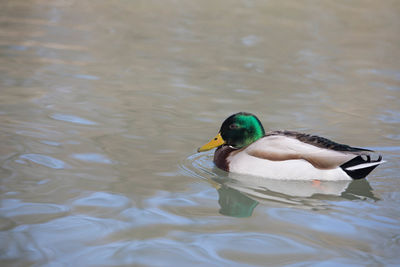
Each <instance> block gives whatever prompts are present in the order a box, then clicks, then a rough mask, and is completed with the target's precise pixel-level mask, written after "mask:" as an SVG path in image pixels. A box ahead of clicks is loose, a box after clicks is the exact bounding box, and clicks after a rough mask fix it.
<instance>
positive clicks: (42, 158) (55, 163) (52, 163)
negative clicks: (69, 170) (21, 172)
mask: <svg viewBox="0 0 400 267" xmlns="http://www.w3.org/2000/svg"><path fill="white" fill-rule="evenodd" d="M19 157H20V158H21V159H27V160H30V161H32V162H34V163H37V164H39V165H42V166H46V167H49V168H52V169H64V168H66V167H67V164H66V163H65V162H64V161H62V160H59V159H56V158H53V157H50V156H46V155H42V154H24V155H21V156H19Z"/></svg>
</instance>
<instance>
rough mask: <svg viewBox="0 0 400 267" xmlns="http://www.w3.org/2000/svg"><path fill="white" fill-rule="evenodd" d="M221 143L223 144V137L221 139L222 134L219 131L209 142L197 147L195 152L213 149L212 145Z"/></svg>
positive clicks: (216, 145) (215, 145)
mask: <svg viewBox="0 0 400 267" xmlns="http://www.w3.org/2000/svg"><path fill="white" fill-rule="evenodd" d="M223 144H225V141H224V139H222V136H221V134H220V133H219V134H217V136H215V137H214V139H212V140H211V141H210V142H208V143H207V144H205V145H204V146H202V147H199V149H197V152H203V151H207V150H210V149H213V148H214V147H218V146H221V145H223Z"/></svg>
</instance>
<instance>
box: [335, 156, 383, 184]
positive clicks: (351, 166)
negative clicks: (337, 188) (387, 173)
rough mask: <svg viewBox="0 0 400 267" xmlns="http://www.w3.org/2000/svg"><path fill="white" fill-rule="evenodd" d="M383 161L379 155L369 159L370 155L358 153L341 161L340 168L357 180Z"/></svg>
mask: <svg viewBox="0 0 400 267" xmlns="http://www.w3.org/2000/svg"><path fill="white" fill-rule="evenodd" d="M365 157H366V158H365ZM384 162H385V161H384V160H382V156H381V155H379V157H378V159H376V160H371V156H370V155H360V156H357V157H355V158H353V159H351V160H349V161H347V162H345V163H343V164H342V165H340V168H342V169H343V171H345V172H346V173H347V175H349V176H350V177H351V178H353V179H355V180H357V179H362V178H365V177H366V176H367V175H368V174H369V173H370V172H371V171H372V170H373V169H375V168H376V167H377V166H378V165H380V164H382V163H384Z"/></svg>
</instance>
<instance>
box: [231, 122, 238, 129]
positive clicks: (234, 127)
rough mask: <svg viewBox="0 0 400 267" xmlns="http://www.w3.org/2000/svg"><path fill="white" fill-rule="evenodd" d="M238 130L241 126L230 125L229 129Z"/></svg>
mask: <svg viewBox="0 0 400 267" xmlns="http://www.w3.org/2000/svg"><path fill="white" fill-rule="evenodd" d="M237 128H239V125H237V124H236V123H232V124H231V125H229V129H232V130H234V129H237Z"/></svg>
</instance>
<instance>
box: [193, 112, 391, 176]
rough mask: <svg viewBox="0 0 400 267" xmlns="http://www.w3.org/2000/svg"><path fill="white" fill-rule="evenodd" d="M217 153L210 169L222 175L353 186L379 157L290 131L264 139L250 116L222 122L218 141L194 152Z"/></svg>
mask: <svg viewBox="0 0 400 267" xmlns="http://www.w3.org/2000/svg"><path fill="white" fill-rule="evenodd" d="M215 147H218V149H217V150H216V151H215V154H214V163H215V164H216V166H217V167H218V168H220V169H222V170H225V171H229V172H232V173H240V174H250V175H255V176H262V177H268V178H271V179H281V180H315V179H317V180H326V181H332V180H352V179H361V178H364V177H366V176H367V175H368V174H369V173H370V172H371V171H372V170H373V169H375V168H376V167H377V166H378V165H379V164H381V163H383V162H384V161H382V157H381V156H379V158H378V159H377V160H371V152H372V151H371V150H368V149H363V148H356V147H351V146H348V145H343V144H338V143H335V142H333V141H331V140H328V139H326V138H323V137H319V136H314V135H308V134H302V133H298V132H292V131H273V132H267V133H265V131H264V128H263V126H262V125H261V122H260V121H259V120H258V118H257V117H255V116H254V115H252V114H250V113H244V112H241V113H236V114H234V115H232V116H230V117H229V118H227V119H226V120H225V121H224V123H223V124H222V126H221V129H220V131H219V133H218V135H217V136H216V137H215V138H214V139H213V140H211V141H210V142H209V143H207V144H206V145H204V146H202V147H201V148H199V150H198V151H199V152H201V151H207V150H210V149H212V148H215Z"/></svg>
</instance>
